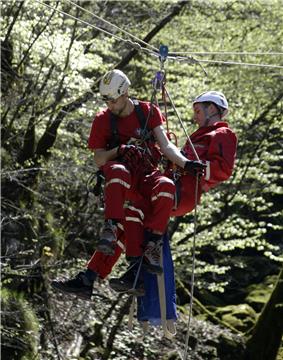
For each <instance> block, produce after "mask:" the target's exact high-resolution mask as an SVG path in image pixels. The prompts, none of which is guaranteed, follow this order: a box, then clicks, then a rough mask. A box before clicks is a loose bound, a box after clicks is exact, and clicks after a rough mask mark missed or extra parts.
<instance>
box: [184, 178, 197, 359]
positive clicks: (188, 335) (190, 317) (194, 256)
mask: <svg viewBox="0 0 283 360" xmlns="http://www.w3.org/2000/svg"><path fill="white" fill-rule="evenodd" d="M198 185H199V176H197V179H196V187H195V209H194V235H193V254H192V255H193V258H192V274H191V298H190V307H189V319H188V325H187V334H186V341H185V350H184V358H183V360H187V353H188V346H189V339H190V326H191V319H192V313H193V296H194V284H195V262H196V230H197V203H198V201H197V199H198Z"/></svg>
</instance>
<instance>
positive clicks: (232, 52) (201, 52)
mask: <svg viewBox="0 0 283 360" xmlns="http://www.w3.org/2000/svg"><path fill="white" fill-rule="evenodd" d="M183 54H184V55H185V54H193V55H239V56H242V55H244V56H264V55H269V56H281V55H283V52H248V51H179V52H178V51H174V52H171V53H170V55H172V56H175V55H183Z"/></svg>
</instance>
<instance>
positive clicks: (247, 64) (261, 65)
mask: <svg viewBox="0 0 283 360" xmlns="http://www.w3.org/2000/svg"><path fill="white" fill-rule="evenodd" d="M169 58H171V59H174V57H173V56H170V57H169ZM175 59H176V60H178V61H183V62H186V61H188V62H190V63H191V62H192V58H191V57H185V56H176V57H175ZM195 62H199V63H208V64H209V63H210V64H223V65H238V66H254V67H266V68H274V69H283V66H282V65H271V64H261V63H259V64H256V63H245V62H238V61H222V60H200V59H195Z"/></svg>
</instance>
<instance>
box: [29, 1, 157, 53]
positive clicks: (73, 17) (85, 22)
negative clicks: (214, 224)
mask: <svg viewBox="0 0 283 360" xmlns="http://www.w3.org/2000/svg"><path fill="white" fill-rule="evenodd" d="M35 1H36V2H38V3H39V4H41V5H43V6H45V7H48V8H49V9H52V10H55V11H57V12H59V13H60V14H63V15H66V16H69V17H70V18H72V19H74V20H77V21H79V22H81V23H82V24H85V25H88V26H90V27H92V28H94V29H96V30H99V31H101V32H103V33H105V34H107V35H109V36H111V37H114V38H115V39H116V40H119V41H123V42H125V43H127V44H129V45H131V46H132V47H134V48H135V49H137V50H142V51H146V52H148V53H149V54H151V55H154V56H156V57H158V56H159V54H157V53H155V52H153V51H152V50H149V49H146V48H143V47H142V46H141V45H140V44H139V43H134V42H132V41H131V40H125V39H123V38H121V37H120V36H117V35H114V34H113V33H111V32H109V31H107V30H104V29H102V28H100V27H99V26H96V25H93V24H90V23H89V22H87V21H85V20H82V19H80V18H77V17H75V16H73V15H71V14H68V13H66V12H65V11H63V10H59V9H56V8H54V7H52V6H50V5H48V4H46V3H43V2H41V1H40V0H35Z"/></svg>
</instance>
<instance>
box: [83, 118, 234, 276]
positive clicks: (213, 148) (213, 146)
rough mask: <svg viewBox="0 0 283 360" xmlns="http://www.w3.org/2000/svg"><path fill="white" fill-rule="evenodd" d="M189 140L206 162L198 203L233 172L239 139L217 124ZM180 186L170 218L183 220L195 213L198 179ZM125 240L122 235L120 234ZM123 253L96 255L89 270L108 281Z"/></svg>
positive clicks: (224, 125)
mask: <svg viewBox="0 0 283 360" xmlns="http://www.w3.org/2000/svg"><path fill="white" fill-rule="evenodd" d="M190 139H191V141H192V143H193V145H194V147H195V150H196V152H197V154H198V156H199V158H200V160H203V161H206V164H207V168H206V174H205V176H203V177H202V179H201V183H200V186H199V193H198V201H199V200H200V196H201V193H202V192H206V191H208V190H209V189H210V188H213V187H215V186H217V185H218V184H219V183H221V182H222V181H225V180H227V179H228V178H229V177H230V176H231V174H232V171H233V167H234V163H235V157H236V150H237V137H236V135H235V133H234V132H233V131H232V130H231V129H230V128H229V127H228V124H227V123H226V122H217V123H215V124H214V125H212V126H207V127H201V128H199V129H198V130H197V131H195V132H194V133H193V134H192V135H191V136H190ZM183 151H184V153H185V154H186V156H187V157H188V159H190V160H194V154H193V151H192V149H191V146H190V144H189V142H188V141H187V143H186V144H185V146H184V147H183ZM178 182H179V185H178V186H180V201H179V204H178V207H177V209H175V210H174V209H173V210H172V212H171V216H182V215H185V214H186V213H188V212H190V211H192V210H193V208H194V206H195V185H196V177H194V176H192V175H188V174H183V175H182V170H181V176H180V178H179V180H178ZM120 238H121V239H123V234H122V233H121V234H120ZM121 252H122V249H121V247H119V246H117V247H116V250H115V255H114V256H107V255H103V254H102V253H100V252H95V253H94V254H93V256H92V258H91V260H90V261H89V263H88V268H89V269H91V270H93V271H95V272H97V273H98V274H99V276H100V277H101V278H105V277H106V276H107V275H108V274H109V273H110V272H111V270H112V267H113V266H114V264H115V263H116V261H117V259H118V258H119V256H120V254H121Z"/></svg>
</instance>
